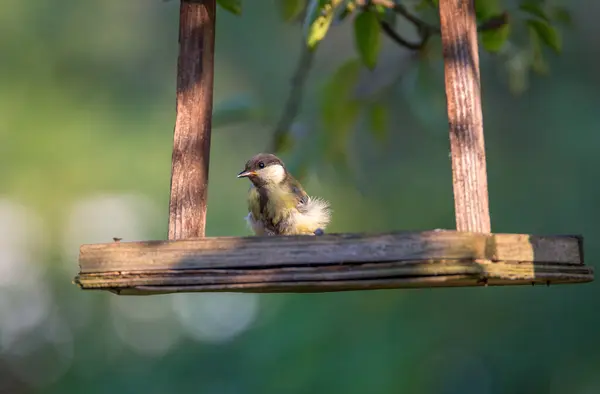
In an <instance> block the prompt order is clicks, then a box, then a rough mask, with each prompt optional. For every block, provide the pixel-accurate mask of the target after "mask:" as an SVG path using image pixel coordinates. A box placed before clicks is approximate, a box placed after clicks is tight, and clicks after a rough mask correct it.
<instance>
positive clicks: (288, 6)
mask: <svg viewBox="0 0 600 394" xmlns="http://www.w3.org/2000/svg"><path fill="white" fill-rule="evenodd" d="M277 4H278V5H279V12H280V14H281V17H282V18H283V20H284V21H286V22H290V21H293V20H295V19H296V18H297V17H298V16H299V15H300V14H301V13H302V11H304V9H305V8H306V0H277Z"/></svg>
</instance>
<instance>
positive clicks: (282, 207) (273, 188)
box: [237, 153, 331, 235]
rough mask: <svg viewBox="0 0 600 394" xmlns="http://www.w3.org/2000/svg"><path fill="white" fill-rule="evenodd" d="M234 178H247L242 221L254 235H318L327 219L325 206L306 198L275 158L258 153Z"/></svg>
mask: <svg viewBox="0 0 600 394" xmlns="http://www.w3.org/2000/svg"><path fill="white" fill-rule="evenodd" d="M237 177H238V178H248V179H249V180H250V182H252V185H251V186H250V190H249V192H248V211H249V213H248V216H246V221H247V222H248V225H249V226H250V228H251V229H252V230H253V231H254V234H256V235H299V234H309V235H321V234H323V232H324V230H325V227H326V226H327V225H328V224H329V221H330V220H331V210H330V207H329V203H328V202H327V201H325V200H323V199H320V198H316V197H309V196H308V195H307V194H306V192H305V191H304V189H303V188H302V185H301V184H300V182H298V181H297V180H296V179H295V178H294V177H293V176H292V175H291V174H290V173H289V172H288V171H287V170H286V168H285V165H284V164H283V162H282V161H281V160H280V159H279V158H278V157H277V156H275V155H272V154H269V153H259V154H258V155H256V156H254V157H253V158H251V159H250V160H248V162H247V163H246V166H245V168H244V170H243V171H242V172H240V173H239V174H238V176H237Z"/></svg>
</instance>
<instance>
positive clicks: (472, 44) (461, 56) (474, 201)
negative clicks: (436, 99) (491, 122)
mask: <svg viewBox="0 0 600 394" xmlns="http://www.w3.org/2000/svg"><path fill="white" fill-rule="evenodd" d="M439 8H440V22H441V33H442V46H443V53H444V72H445V81H446V99H447V104H448V121H449V123H450V151H451V157H452V180H453V185H454V207H455V215H456V229H457V230H459V231H472V232H482V233H489V232H491V224H490V211H489V202H488V185H487V170H486V159H485V143H484V138H483V115H482V112H481V87H480V76H479V53H478V46H477V21H476V18H475V6H474V0H440V2H439Z"/></svg>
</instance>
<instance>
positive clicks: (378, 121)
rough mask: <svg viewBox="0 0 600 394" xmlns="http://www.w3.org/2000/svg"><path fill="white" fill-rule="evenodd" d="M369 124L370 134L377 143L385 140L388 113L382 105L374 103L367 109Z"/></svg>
mask: <svg viewBox="0 0 600 394" xmlns="http://www.w3.org/2000/svg"><path fill="white" fill-rule="evenodd" d="M368 115H369V124H370V126H371V133H372V134H373V136H374V137H375V139H376V140H377V141H379V142H384V141H385V140H386V138H387V125H388V112H387V107H386V106H385V105H383V104H382V103H374V104H372V105H371V106H370V107H369V114H368Z"/></svg>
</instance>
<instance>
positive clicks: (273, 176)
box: [262, 164, 285, 183]
mask: <svg viewBox="0 0 600 394" xmlns="http://www.w3.org/2000/svg"><path fill="white" fill-rule="evenodd" d="M262 171H264V174H265V178H266V179H268V180H270V181H271V182H273V183H280V182H282V181H283V180H284V179H285V169H284V168H283V167H282V166H281V165H279V164H275V165H272V166H268V167H267V168H265V169H263V170H262Z"/></svg>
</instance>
